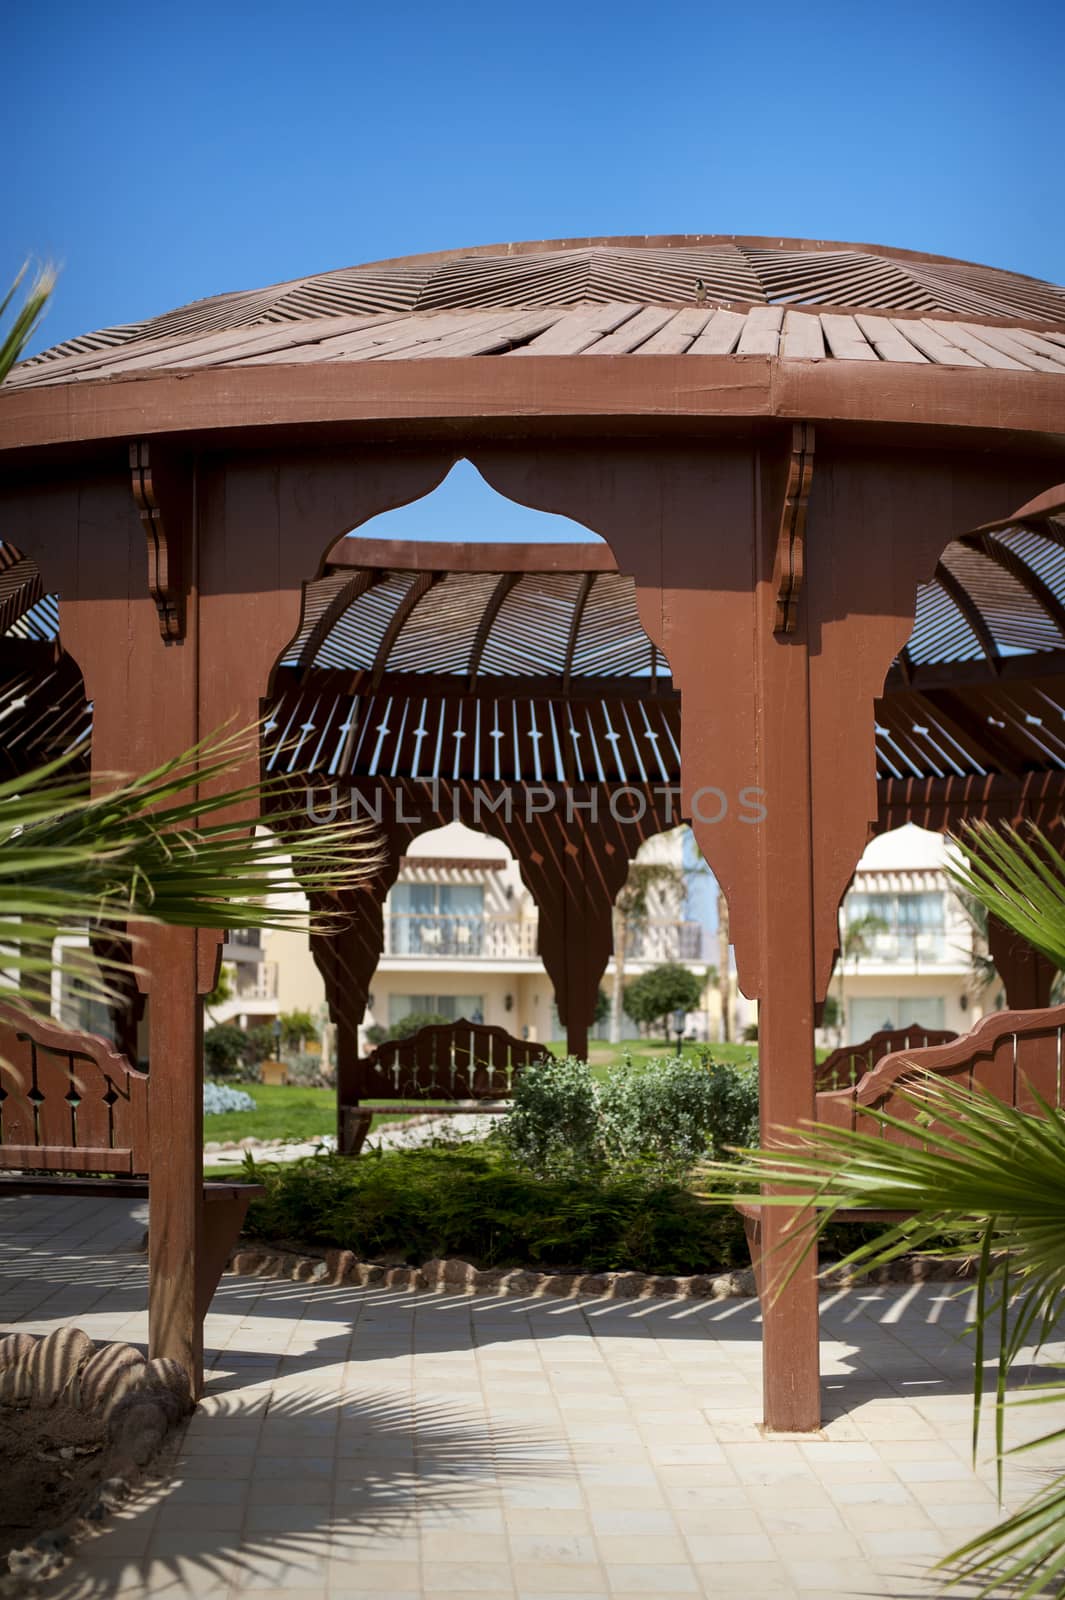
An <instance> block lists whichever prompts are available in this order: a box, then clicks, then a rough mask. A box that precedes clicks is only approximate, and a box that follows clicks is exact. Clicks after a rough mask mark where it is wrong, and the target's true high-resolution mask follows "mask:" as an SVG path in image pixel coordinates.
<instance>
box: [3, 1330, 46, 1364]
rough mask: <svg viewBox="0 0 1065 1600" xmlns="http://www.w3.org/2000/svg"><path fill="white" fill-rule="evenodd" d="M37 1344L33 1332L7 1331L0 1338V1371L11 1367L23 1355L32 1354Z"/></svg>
mask: <svg viewBox="0 0 1065 1600" xmlns="http://www.w3.org/2000/svg"><path fill="white" fill-rule="evenodd" d="M36 1344H37V1335H36V1334H35V1333H9V1334H7V1335H5V1337H4V1338H3V1339H0V1371H3V1370H4V1369H5V1368H6V1367H13V1366H14V1365H15V1363H16V1362H17V1361H21V1360H22V1358H23V1357H24V1356H30V1355H32V1354H33V1350H34V1347H35V1345H36Z"/></svg>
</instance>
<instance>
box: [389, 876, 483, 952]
mask: <svg viewBox="0 0 1065 1600" xmlns="http://www.w3.org/2000/svg"><path fill="white" fill-rule="evenodd" d="M388 907H389V915H388V933H389V944H388V949H389V952H390V954H392V955H397V956H441V955H445V956H462V955H469V956H478V955H480V954H481V953H482V950H483V945H484V889H483V887H482V885H481V884H479V883H397V884H396V886H395V888H394V889H393V890H392V893H391V895H390V896H389V901H388Z"/></svg>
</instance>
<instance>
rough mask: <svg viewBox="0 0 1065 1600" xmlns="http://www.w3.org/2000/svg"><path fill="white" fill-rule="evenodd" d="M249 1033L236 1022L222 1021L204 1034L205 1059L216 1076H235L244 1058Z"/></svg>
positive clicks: (209, 1069) (210, 1070)
mask: <svg viewBox="0 0 1065 1600" xmlns="http://www.w3.org/2000/svg"><path fill="white" fill-rule="evenodd" d="M246 1046H247V1034H246V1033H245V1032H244V1029H243V1028H238V1027H237V1025H236V1023H235V1022H222V1023H219V1024H218V1025H217V1026H216V1027H214V1028H208V1029H207V1032H206V1033H205V1034H204V1036H203V1059H204V1061H205V1063H206V1065H207V1070H208V1072H210V1073H211V1074H212V1076H214V1077H216V1078H228V1077H233V1076H234V1075H235V1074H236V1073H237V1071H238V1070H239V1068H240V1065H241V1063H242V1062H243V1060H244V1051H245V1049H246Z"/></svg>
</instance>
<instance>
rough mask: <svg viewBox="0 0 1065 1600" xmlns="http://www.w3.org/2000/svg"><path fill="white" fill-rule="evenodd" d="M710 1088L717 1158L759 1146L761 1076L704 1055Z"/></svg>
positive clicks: (719, 1159) (751, 1069)
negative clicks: (759, 1080) (755, 1145)
mask: <svg viewBox="0 0 1065 1600" xmlns="http://www.w3.org/2000/svg"><path fill="white" fill-rule="evenodd" d="M702 1059H703V1062H704V1064H705V1066H706V1071H707V1078H708V1080H709V1085H710V1099H711V1108H710V1128H711V1132H712V1138H711V1147H712V1149H713V1153H714V1159H715V1160H717V1161H723V1160H725V1159H726V1158H727V1157H728V1155H729V1153H730V1151H732V1150H735V1149H745V1148H747V1147H749V1146H750V1145H754V1144H757V1143H758V1137H759V1135H758V1073H757V1072H756V1071H755V1069H754V1068H753V1067H738V1066H736V1065H734V1063H733V1062H731V1061H714V1060H712V1059H711V1056H710V1052H709V1051H707V1052H706V1053H705V1054H704V1055H703V1058H702Z"/></svg>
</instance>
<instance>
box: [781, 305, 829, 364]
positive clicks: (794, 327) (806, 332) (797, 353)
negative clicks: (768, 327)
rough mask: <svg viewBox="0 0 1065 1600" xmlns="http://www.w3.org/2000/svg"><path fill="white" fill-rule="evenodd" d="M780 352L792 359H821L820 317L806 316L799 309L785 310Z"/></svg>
mask: <svg viewBox="0 0 1065 1600" xmlns="http://www.w3.org/2000/svg"><path fill="white" fill-rule="evenodd" d="M780 354H781V355H782V356H786V357H788V358H789V359H791V360H793V361H794V360H798V361H822V360H823V359H824V355H825V337H824V333H823V332H822V329H821V319H820V317H818V316H808V315H806V314H805V313H803V312H801V311H787V312H785V313H784V332H783V334H782V336H781V341H780Z"/></svg>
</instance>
